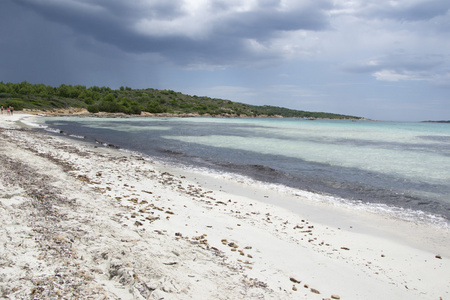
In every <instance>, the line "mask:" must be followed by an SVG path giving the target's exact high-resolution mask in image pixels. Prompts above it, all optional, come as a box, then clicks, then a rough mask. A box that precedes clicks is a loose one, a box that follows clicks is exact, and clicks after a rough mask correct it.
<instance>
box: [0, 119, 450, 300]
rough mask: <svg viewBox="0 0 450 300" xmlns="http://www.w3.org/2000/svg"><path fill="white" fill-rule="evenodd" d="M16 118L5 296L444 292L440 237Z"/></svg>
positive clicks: (8, 124) (11, 134) (8, 155)
mask: <svg viewBox="0 0 450 300" xmlns="http://www.w3.org/2000/svg"><path fill="white" fill-rule="evenodd" d="M25 116H27V115H25V114H19V115H17V114H16V115H15V116H14V117H7V116H0V140H1V143H0V153H1V155H0V157H1V167H0V178H1V179H2V180H1V183H0V201H1V202H0V203H1V205H0V209H1V210H3V211H2V214H1V216H2V217H1V218H2V219H1V222H2V227H1V228H2V229H1V231H2V232H1V237H2V244H5V245H6V247H5V249H3V250H0V251H2V253H0V254H1V255H0V264H1V265H3V269H4V271H3V272H4V276H2V280H1V281H0V287H1V290H2V293H3V295H7V296H9V297H12V298H14V297H16V298H21V297H29V296H30V295H31V294H33V297H36V298H40V297H41V298H45V297H50V296H52V297H55V296H57V295H58V293H60V294H62V295H64V296H73V297H75V296H80V297H85V296H90V297H100V296H101V295H105V296H106V297H108V298H111V299H116V298H119V297H120V298H122V299H133V298H136V299H146V298H150V299H160V298H164V299H194V298H197V299H207V298H210V299H244V298H245V299H247V298H263V299H323V298H335V299H337V298H340V299H361V298H364V299H380V298H384V299H424V298H427V299H439V297H442V299H446V298H448V297H449V296H450V294H449V293H450V292H449V291H450V282H449V278H450V261H449V258H450V250H449V248H450V247H449V246H450V237H449V229H448V228H447V229H446V228H438V227H433V226H431V225H427V224H414V223H411V222H406V221H401V220H396V219H393V218H389V217H387V216H384V215H377V214H373V213H369V212H362V211H355V210H349V209H347V208H345V207H338V206H333V205H330V204H327V203H319V202H314V201H311V200H308V199H300V197H298V196H294V195H291V194H288V193H280V192H277V191H275V190H270V189H267V188H264V187H262V186H259V185H256V184H254V183H251V182H239V180H236V179H232V178H230V179H225V178H217V177H214V176H211V175H210V174H205V173H202V172H197V171H194V170H184V169H179V168H176V167H174V166H169V165H162V164H160V163H158V162H154V161H148V160H143V159H142V158H141V157H139V156H135V155H133V154H129V153H124V152H120V151H118V150H115V149H110V148H103V147H98V148H96V147H94V146H93V145H91V144H87V143H84V142H82V141H79V142H78V141H74V140H70V139H65V138H64V137H56V136H51V135H47V134H45V133H43V132H36V131H31V130H27V129H26V128H25V129H24V128H23V127H22V125H20V126H19V125H17V123H16V122H17V121H19V120H20V119H21V118H23V117H25ZM279 198H283V202H285V203H291V206H290V207H287V208H286V207H285V208H283V207H280V206H277V205H276V204H277V202H278V200H277V199H279ZM69 283H72V284H69ZM73 283H77V284H73ZM306 286H307V287H306ZM317 292H319V294H318V293H317ZM83 293H85V294H83ZM332 296H334V297H332Z"/></svg>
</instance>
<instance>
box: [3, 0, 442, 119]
mask: <svg viewBox="0 0 450 300" xmlns="http://www.w3.org/2000/svg"><path fill="white" fill-rule="evenodd" d="M24 80H26V81H28V82H31V83H44V84H47V85H53V86H59V85H60V84H62V83H65V84H72V85H76V84H82V85H86V86H93V85H97V86H109V87H111V88H114V89H116V88H119V87H120V86H129V87H132V88H158V89H170V90H175V91H177V92H183V93H187V94H190V95H199V96H209V97H215V98H224V99H229V100H233V101H238V102H244V103H249V104H256V105H264V104H267V105H277V106H284V107H288V108H293V109H301V110H309V111H325V112H334V113H342V114H351V115H357V116H363V117H367V118H375V119H380V120H407V121H416V120H429V119H433V120H442V119H445V120H449V119H450V1H449V0H134V1H129V0H1V2H0V81H3V82H21V81H24Z"/></svg>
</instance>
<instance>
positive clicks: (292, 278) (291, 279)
mask: <svg viewBox="0 0 450 300" xmlns="http://www.w3.org/2000/svg"><path fill="white" fill-rule="evenodd" d="M289 280H290V281H292V282H295V283H301V281H300V280H297V279H295V278H294V277H290V278H289Z"/></svg>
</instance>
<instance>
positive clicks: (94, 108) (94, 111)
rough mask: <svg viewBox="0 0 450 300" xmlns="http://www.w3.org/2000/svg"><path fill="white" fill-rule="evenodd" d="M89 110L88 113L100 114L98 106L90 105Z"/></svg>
mask: <svg viewBox="0 0 450 300" xmlns="http://www.w3.org/2000/svg"><path fill="white" fill-rule="evenodd" d="M87 110H88V112H90V113H93V114H95V113H98V112H99V111H100V110H99V108H98V105H88V107H87Z"/></svg>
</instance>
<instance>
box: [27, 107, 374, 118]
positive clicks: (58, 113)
mask: <svg viewBox="0 0 450 300" xmlns="http://www.w3.org/2000/svg"><path fill="white" fill-rule="evenodd" d="M23 113H26V114H31V115H38V116H48V117H91V118H139V117H141V118H201V117H204V118H225V119H226V118H256V119H257V118H261V119H298V120H304V121H314V120H347V121H378V120H375V119H367V118H359V119H358V118H356V119H355V118H346V119H327V118H323V119H322V118H309V117H304V118H301V117H283V116H280V115H273V116H269V115H259V116H247V115H236V114H220V115H211V114H198V113H149V112H142V113H141V114H139V115H133V114H131V115H130V114H125V113H107V112H98V113H90V112H88V111H87V110H86V109H84V108H83V109H79V108H69V109H55V110H51V111H47V110H24V111H23Z"/></svg>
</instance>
